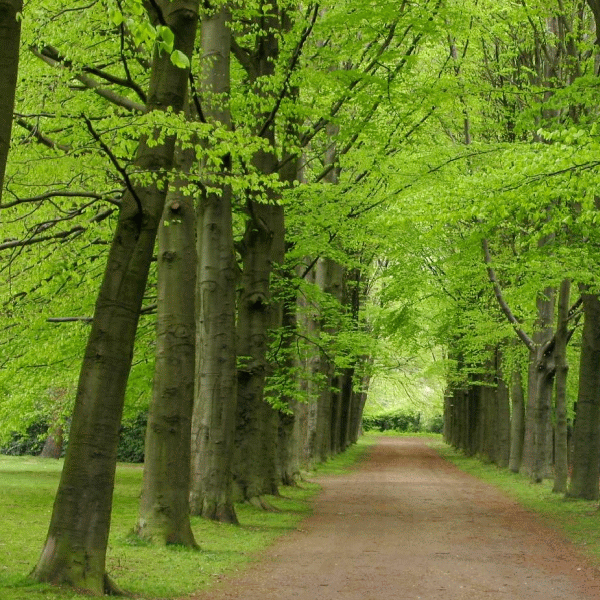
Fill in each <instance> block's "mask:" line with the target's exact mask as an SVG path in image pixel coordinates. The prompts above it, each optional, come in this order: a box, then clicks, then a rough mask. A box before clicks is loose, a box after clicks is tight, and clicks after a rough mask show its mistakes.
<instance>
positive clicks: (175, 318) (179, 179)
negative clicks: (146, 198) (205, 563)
mask: <svg viewBox="0 0 600 600" xmlns="http://www.w3.org/2000/svg"><path fill="white" fill-rule="evenodd" d="M194 160H195V156H194V151H193V149H189V148H188V149H186V150H182V149H181V148H177V149H176V151H175V165H174V167H175V168H174V172H175V176H174V181H172V182H170V184H169V191H168V194H167V200H166V202H165V209H164V212H163V217H162V219H161V223H160V227H159V231H158V266H157V278H158V283H157V316H156V360H155V368H154V384H153V389H152V399H151V401H150V407H149V411H148V425H147V428H146V441H145V449H144V478H143V486H142V495H141V498H140V512H139V518H138V522H137V526H136V528H135V532H136V533H137V535H138V536H140V537H141V538H143V539H146V540H149V541H152V542H154V543H158V544H163V545H167V544H177V545H181V546H188V547H191V548H197V544H196V541H195V540H194V534H193V533H192V528H191V525H190V505H189V490H190V436H191V420H192V406H193V400H194V360H195V339H194V337H195V313H194V302H193V298H194V292H195V282H196V280H195V273H194V269H195V263H196V247H195V231H194V228H195V223H196V219H195V211H194V204H193V199H192V197H191V196H190V195H189V193H187V192H186V187H187V186H188V184H189V178H188V177H187V176H189V172H190V170H191V167H192V165H193V163H194ZM186 175H187V176H186Z"/></svg>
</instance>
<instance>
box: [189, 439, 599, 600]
mask: <svg viewBox="0 0 600 600" xmlns="http://www.w3.org/2000/svg"><path fill="white" fill-rule="evenodd" d="M319 483H321V484H322V485H323V493H322V494H321V495H320V497H319V498H318V499H317V501H316V505H315V511H314V515H313V516H311V517H310V518H308V519H307V520H306V521H304V522H303V523H302V524H301V526H300V529H299V530H298V531H296V532H294V533H292V534H291V535H289V536H286V537H285V538H284V539H283V540H282V541H280V542H278V543H277V544H276V545H275V546H273V547H272V548H271V549H269V550H267V551H266V552H265V556H264V557H263V558H262V559H261V561H260V562H258V563H257V564H255V565H253V566H252V567H251V568H250V569H249V570H248V571H246V572H244V573H243V574H242V575H241V576H239V577H236V578H231V579H227V580H225V581H224V582H223V583H222V584H220V586H217V587H216V588H213V589H211V590H210V591H208V592H206V594H204V595H200V596H196V597H195V598H196V600H208V599H210V600H235V599H238V598H239V599H240V600H242V599H243V600H388V599H390V600H419V599H423V600H592V599H593V600H598V599H599V598H600V572H599V571H598V569H595V568H594V567H592V566H591V565H590V564H588V563H587V562H586V561H585V559H583V558H582V557H581V555H579V554H578V552H577V550H576V548H574V547H573V546H572V545H571V544H570V543H568V542H567V541H565V540H564V539H563V538H562V537H561V536H560V535H559V534H558V533H557V532H555V531H553V530H551V529H549V528H547V527H545V526H544V525H543V524H542V523H541V522H540V521H539V520H538V519H537V518H536V517H535V516H534V515H532V514H531V513H529V512H527V511H526V510H524V509H523V508H521V507H520V506H519V505H518V504H516V503H515V502H514V501H512V500H510V499H509V498H507V497H506V496H504V495H502V494H501V493H500V492H498V491H496V490H495V489H494V488H493V487H491V486H489V485H487V484H485V483H482V482H480V481H479V480H477V479H475V478H474V477H472V476H470V475H467V474H465V473H463V472H461V471H459V470H458V469H457V468H456V467H454V466H453V465H451V464H449V463H448V462H447V461H445V460H444V459H442V458H441V457H440V456H439V455H438V454H437V453H436V452H435V451H434V450H432V449H430V448H429V447H427V445H426V443H425V442H424V441H423V440H420V439H417V438H382V439H381V440H380V441H379V442H378V444H377V445H376V446H375V447H374V448H373V449H371V450H370V453H369V456H368V458H367V459H366V460H365V461H364V462H362V463H361V464H360V467H359V468H357V469H356V470H354V471H352V472H351V473H349V474H347V475H343V476H335V477H328V478H324V479H323V480H320V481H319Z"/></svg>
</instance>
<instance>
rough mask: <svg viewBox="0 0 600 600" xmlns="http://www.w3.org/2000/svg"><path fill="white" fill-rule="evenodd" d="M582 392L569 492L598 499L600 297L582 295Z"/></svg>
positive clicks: (576, 419) (572, 494) (574, 427)
mask: <svg viewBox="0 0 600 600" xmlns="http://www.w3.org/2000/svg"><path fill="white" fill-rule="evenodd" d="M583 310H584V321H583V333H582V339H581V359H580V363H579V394H578V396H577V407H576V412H575V423H574V426H573V473H572V475H571V481H570V484H569V489H568V493H567V495H568V496H570V497H571V498H582V499H584V500H598V468H599V464H598V463H599V459H600V439H599V437H600V298H599V297H598V296H596V295H593V294H584V295H583Z"/></svg>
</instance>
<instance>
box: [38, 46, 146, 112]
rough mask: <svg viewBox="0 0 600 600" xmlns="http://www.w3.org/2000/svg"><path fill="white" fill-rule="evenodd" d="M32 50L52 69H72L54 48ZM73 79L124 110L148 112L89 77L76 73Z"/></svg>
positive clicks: (136, 103) (143, 107)
mask: <svg viewBox="0 0 600 600" xmlns="http://www.w3.org/2000/svg"><path fill="white" fill-rule="evenodd" d="M30 49H31V52H32V53H33V54H34V55H35V56H37V57H38V58H39V59H41V60H43V61H44V62H45V63H46V64H48V65H50V66H52V67H60V68H62V69H69V68H70V64H69V63H68V62H66V61H65V60H64V58H63V57H62V56H60V54H59V53H58V51H57V50H56V49H55V48H53V47H52V46H44V48H42V49H41V50H38V49H37V48H35V47H34V46H31V47H30ZM73 78H74V79H76V80H77V81H79V82H81V83H83V85H84V86H85V87H87V88H88V89H90V90H92V91H93V92H94V93H96V94H98V95H99V96H101V97H102V98H104V99H105V100H108V101H109V102H111V103H112V104H115V105H117V106H121V107H122V108H126V109H127V110H131V111H139V112H142V113H145V112H146V111H147V109H146V105H145V104H140V103H139V102H135V101H134V100H130V99H129V98H127V97H126V96H122V95H121V94H117V93H116V92H113V91H112V90H108V89H106V88H103V87H102V86H101V85H100V84H99V83H98V82H97V81H96V80H95V79H92V78H91V77H88V76H87V75H82V74H75V73H74V74H73ZM128 87H129V86H128Z"/></svg>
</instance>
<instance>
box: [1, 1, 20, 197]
mask: <svg viewBox="0 0 600 600" xmlns="http://www.w3.org/2000/svg"><path fill="white" fill-rule="evenodd" d="M22 10H23V0H0V201H1V200H2V192H3V190H4V174H5V172H6V163H7V160H8V150H9V148H10V136H11V131H12V122H13V110H14V106H15V93H16V89H17V74H18V70H19V42H20V39H21V17H20V13H21V11H22Z"/></svg>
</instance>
